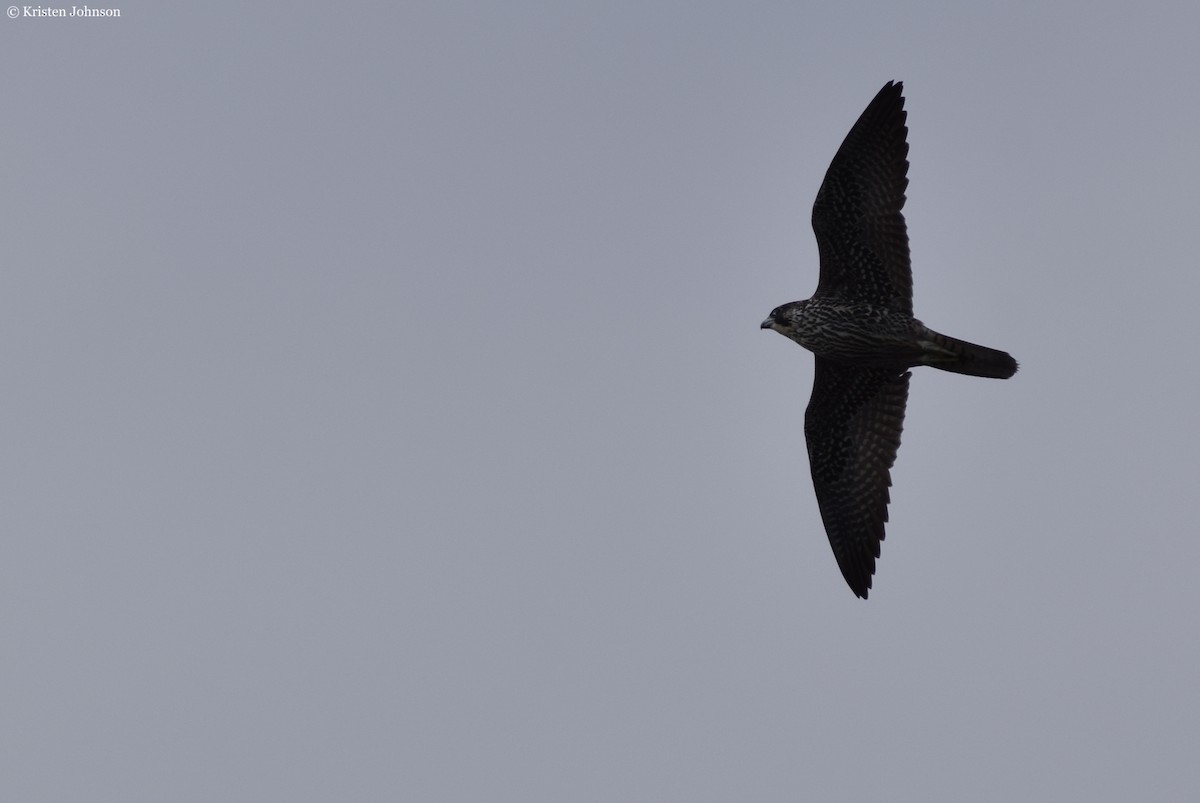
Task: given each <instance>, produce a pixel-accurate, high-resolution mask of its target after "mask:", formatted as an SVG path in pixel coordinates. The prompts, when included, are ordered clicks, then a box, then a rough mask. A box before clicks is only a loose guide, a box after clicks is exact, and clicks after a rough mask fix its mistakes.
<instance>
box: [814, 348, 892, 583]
mask: <svg viewBox="0 0 1200 803" xmlns="http://www.w3.org/2000/svg"><path fill="white" fill-rule="evenodd" d="M909 376H910V374H908V373H901V372H899V371H895V370H891V369H887V368H856V367H852V366H846V365H843V364H840V363H835V362H830V361H829V360H825V359H822V358H820V357H818V358H817V368H816V376H815V379H814V380H813V392H812V399H811V400H810V401H809V403H808V410H807V411H806V412H805V414H804V435H805V438H806V439H807V441H808V462H809V466H810V468H811V469H812V478H813V487H814V488H815V489H816V492H817V504H818V506H819V507H820V509H821V519H822V521H824V522H825V532H826V533H827V534H828V535H829V543H830V545H831V546H832V547H833V554H834V557H836V558H837V562H838V566H839V567H840V568H841V570H842V575H843V576H844V577H845V578H846V582H847V583H849V584H850V588H851V589H852V590H853V591H854V593H855V594H857V595H858V596H860V597H862V598H863V599H866V597H867V591H868V589H870V588H871V575H873V574H874V573H875V559H876V558H878V557H879V542H880V541H882V540H883V536H884V532H883V525H884V522H886V521H887V518H888V514H887V506H888V502H889V501H890V498H889V496H888V487H889V486H891V484H892V478H891V474H890V473H889V470H890V469H891V467H892V464H893V463H894V462H895V461H896V450H897V449H899V448H900V431H901V429H902V428H903V426H904V405H905V402H907V400H908V378H909Z"/></svg>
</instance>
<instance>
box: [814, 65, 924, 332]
mask: <svg viewBox="0 0 1200 803" xmlns="http://www.w3.org/2000/svg"><path fill="white" fill-rule="evenodd" d="M903 88H904V85H903V84H898V83H892V82H890V81H889V82H888V84H887V85H886V86H885V87H884V88H883V89H881V90H879V94H878V95H876V96H875V99H874V100H872V101H871V103H870V105H869V106H867V108H866V111H864V112H863V113H862V116H860V117H859V118H858V122H856V123H855V124H854V127H853V128H851V129H850V133H849V134H847V135H846V139H845V141H843V142H842V147H841V148H839V149H838V152H837V155H836V156H834V157H833V162H832V164H830V165H829V170H828V171H827V172H826V173H825V181H824V182H823V183H822V184H821V189H820V191H819V192H818V193H817V200H816V203H814V204H813V215H812V225H813V231H814V232H815V233H816V235H817V247H818V248H819V249H820V252H821V280H820V283H819V284H818V285H817V292H816V295H818V296H821V295H832V296H838V297H841V298H845V299H847V300H854V301H865V302H869V303H872V304H878V305H886V306H889V307H891V308H892V309H895V310H897V311H899V312H904V313H907V314H908V315H912V269H911V266H910V264H909V258H908V230H907V229H906V228H905V225H904V215H902V214H901V213H900V210H901V209H902V208H903V207H904V190H905V188H906V187H908V142H907V141H906V139H905V137H906V135H907V134H908V128H907V127H906V126H905V125H904V119H905V116H906V114H905V111H904V96H903V95H902V94H901V92H902V90H903Z"/></svg>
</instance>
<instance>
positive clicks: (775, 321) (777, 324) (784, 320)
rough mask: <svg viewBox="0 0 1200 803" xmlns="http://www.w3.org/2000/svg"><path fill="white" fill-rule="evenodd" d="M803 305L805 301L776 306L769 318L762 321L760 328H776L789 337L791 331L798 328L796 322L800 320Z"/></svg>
mask: <svg viewBox="0 0 1200 803" xmlns="http://www.w3.org/2000/svg"><path fill="white" fill-rule="evenodd" d="M803 305H804V302H803V301H793V302H791V303H790V304H784V305H783V306H781V307H776V308H775V309H773V310H771V314H770V315H768V316H767V319H766V320H765V321H763V322H762V325H761V326H760V327H759V328H761V329H774V330H775V331H776V332H778V333H779V334H781V335H783V336H785V337H787V336H788V333H789V332H794V331H795V330H796V323H797V321H798V320H799V317H800V314H801V312H802V309H801V308H802V307H803Z"/></svg>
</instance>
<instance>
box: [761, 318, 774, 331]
mask: <svg viewBox="0 0 1200 803" xmlns="http://www.w3.org/2000/svg"><path fill="white" fill-rule="evenodd" d="M758 328H759V329H774V328H775V321H774V320H773V319H772V318H767V319H766V320H765V321H763V322H762V325H761V326H759V327H758Z"/></svg>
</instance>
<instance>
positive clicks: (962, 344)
mask: <svg viewBox="0 0 1200 803" xmlns="http://www.w3.org/2000/svg"><path fill="white" fill-rule="evenodd" d="M927 337H928V339H927V340H922V342H921V348H922V354H921V364H922V365H932V366H933V367H934V368H940V369H941V370H943V371H953V372H954V373H956V374H967V375H968V376H986V377H991V378H993V379H1008V378H1009V377H1010V376H1012V375H1013V374H1015V373H1016V372H1017V361H1016V360H1014V359H1013V358H1012V357H1011V356H1010V355H1009V354H1008V353H1007V352H1003V351H998V350H996V349H990V348H988V347H987V346H977V345H975V344H974V343H968V342H967V341H965V340H957V339H955V338H953V337H947V336H946V335H943V334H941V333H939V332H935V331H933V330H932V329H930V330H927Z"/></svg>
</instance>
